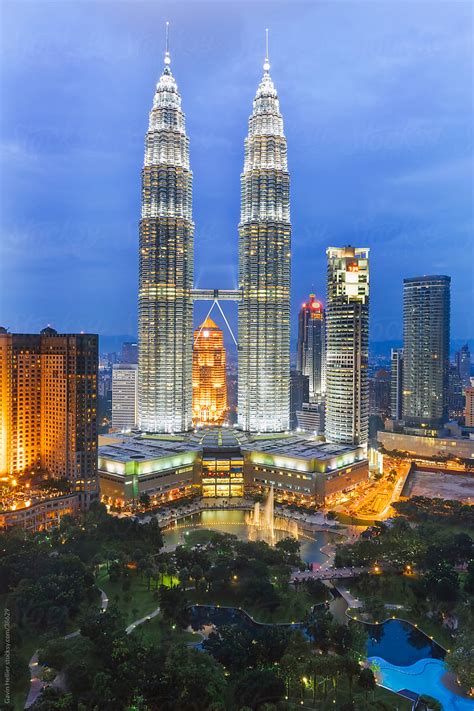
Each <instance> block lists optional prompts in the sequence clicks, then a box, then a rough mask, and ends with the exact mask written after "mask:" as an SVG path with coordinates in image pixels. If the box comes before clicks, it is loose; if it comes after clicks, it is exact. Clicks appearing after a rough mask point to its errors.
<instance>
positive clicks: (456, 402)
mask: <svg viewBox="0 0 474 711" xmlns="http://www.w3.org/2000/svg"><path fill="white" fill-rule="evenodd" d="M463 412H464V395H463V385H462V382H461V378H460V375H459V369H458V366H457V365H450V366H449V371H448V417H449V419H450V420H459V419H460V418H461V417H462V416H463Z"/></svg>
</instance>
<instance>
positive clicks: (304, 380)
mask: <svg viewBox="0 0 474 711" xmlns="http://www.w3.org/2000/svg"><path fill="white" fill-rule="evenodd" d="M308 400H309V377H308V376H307V375H303V373H300V371H299V370H292V371H290V415H291V416H290V428H291V429H292V430H295V429H296V428H297V427H298V420H297V417H296V413H297V412H298V410H301V409H302V408H303V403H305V402H308Z"/></svg>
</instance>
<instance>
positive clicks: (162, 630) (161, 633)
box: [132, 615, 202, 645]
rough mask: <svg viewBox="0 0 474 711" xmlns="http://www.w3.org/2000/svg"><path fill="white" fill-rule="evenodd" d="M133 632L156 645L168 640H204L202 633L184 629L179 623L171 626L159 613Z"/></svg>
mask: <svg viewBox="0 0 474 711" xmlns="http://www.w3.org/2000/svg"><path fill="white" fill-rule="evenodd" d="M132 634H134V635H137V636H139V637H140V638H141V639H142V640H143V641H144V642H148V643H151V644H154V645H160V644H162V643H163V642H164V641H168V640H169V641H171V642H174V643H179V642H181V643H182V644H190V643H194V644H199V642H201V641H202V635H200V634H196V633H195V632H189V631H188V630H182V629H180V628H179V627H178V626H177V625H171V626H170V625H169V624H166V623H164V621H163V618H162V617H161V615H157V616H156V617H153V618H152V619H151V620H147V621H146V622H144V623H143V624H142V625H139V626H138V627H136V628H135V629H134V631H133V632H132Z"/></svg>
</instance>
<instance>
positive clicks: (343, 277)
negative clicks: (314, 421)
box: [326, 247, 369, 445]
mask: <svg viewBox="0 0 474 711" xmlns="http://www.w3.org/2000/svg"><path fill="white" fill-rule="evenodd" d="M326 253H327V257H328V277H327V278H328V283H327V286H328V296H327V304H326V438H327V440H328V441H330V442H336V443H348V444H353V445H365V444H367V440H368V435H369V392H368V379H367V367H368V359H369V250H368V249H367V248H365V247H361V248H359V247H329V248H328V249H327V250H326Z"/></svg>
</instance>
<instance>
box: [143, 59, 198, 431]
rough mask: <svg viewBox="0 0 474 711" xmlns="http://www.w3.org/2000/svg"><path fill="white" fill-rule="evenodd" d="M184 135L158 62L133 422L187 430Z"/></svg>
mask: <svg viewBox="0 0 474 711" xmlns="http://www.w3.org/2000/svg"><path fill="white" fill-rule="evenodd" d="M191 208H192V173H191V171H190V168H189V139H188V137H187V135H186V129H185V119H184V114H183V111H182V109H181V96H180V94H179V92H178V87H177V85H176V81H175V79H174V77H173V75H172V73H171V69H170V57H169V53H168V51H167V52H166V55H165V67H164V70H163V73H162V75H161V77H160V80H159V82H158V84H157V86H156V92H155V96H154V99H153V107H152V109H151V112H150V120H149V128H148V132H147V134H146V138H145V164H144V168H143V172H142V219H141V222H140V276H139V324H138V333H139V380H138V403H139V426H140V429H142V430H144V431H146V432H174V431H181V430H187V429H189V428H190V427H191V420H192V345H193V344H192V337H193V301H192V296H191V289H192V284H193V230H194V227H193V222H192V214H191Z"/></svg>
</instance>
